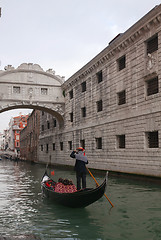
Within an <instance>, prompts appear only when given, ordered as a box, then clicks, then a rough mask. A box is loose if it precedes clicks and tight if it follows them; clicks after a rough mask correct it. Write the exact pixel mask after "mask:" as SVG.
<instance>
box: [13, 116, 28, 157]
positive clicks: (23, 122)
mask: <svg viewBox="0 0 161 240" xmlns="http://www.w3.org/2000/svg"><path fill="white" fill-rule="evenodd" d="M28 117H29V115H19V116H17V117H14V118H13V132H14V149H16V150H17V153H18V154H19V152H20V132H21V130H22V129H23V128H25V127H26V126H27V119H28Z"/></svg>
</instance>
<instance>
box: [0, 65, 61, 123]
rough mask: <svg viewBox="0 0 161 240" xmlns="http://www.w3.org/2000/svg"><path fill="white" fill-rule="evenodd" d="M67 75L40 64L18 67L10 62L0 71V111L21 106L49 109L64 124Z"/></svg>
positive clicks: (47, 110)
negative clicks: (45, 69) (61, 75)
mask: <svg viewBox="0 0 161 240" xmlns="http://www.w3.org/2000/svg"><path fill="white" fill-rule="evenodd" d="M64 80H65V79H64V77H60V76H59V75H55V71H53V70H52V69H49V70H47V71H46V72H45V71H44V70H43V69H42V68H41V67H40V66H39V65H38V64H32V63H23V64H21V65H20V66H19V67H18V68H17V69H15V68H14V67H12V65H8V66H6V67H5V68H4V70H1V71H0V113H1V112H4V111H7V110H11V109H17V108H30V109H38V110H41V111H46V112H48V113H50V114H52V115H53V116H55V117H56V118H57V120H58V122H59V126H60V127H62V126H63V125H64V118H63V116H64V105H65V101H64V96H63V90H62V87H61V86H62V84H63V83H64Z"/></svg>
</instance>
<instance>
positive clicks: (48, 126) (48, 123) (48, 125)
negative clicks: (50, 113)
mask: <svg viewBox="0 0 161 240" xmlns="http://www.w3.org/2000/svg"><path fill="white" fill-rule="evenodd" d="M47 129H50V122H49V121H47Z"/></svg>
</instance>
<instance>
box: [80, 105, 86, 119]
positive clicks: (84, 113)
mask: <svg viewBox="0 0 161 240" xmlns="http://www.w3.org/2000/svg"><path fill="white" fill-rule="evenodd" d="M81 112H82V117H86V107H83V108H81Z"/></svg>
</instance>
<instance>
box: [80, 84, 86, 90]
mask: <svg viewBox="0 0 161 240" xmlns="http://www.w3.org/2000/svg"><path fill="white" fill-rule="evenodd" d="M81 87H82V92H85V91H86V82H82V83H81Z"/></svg>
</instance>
